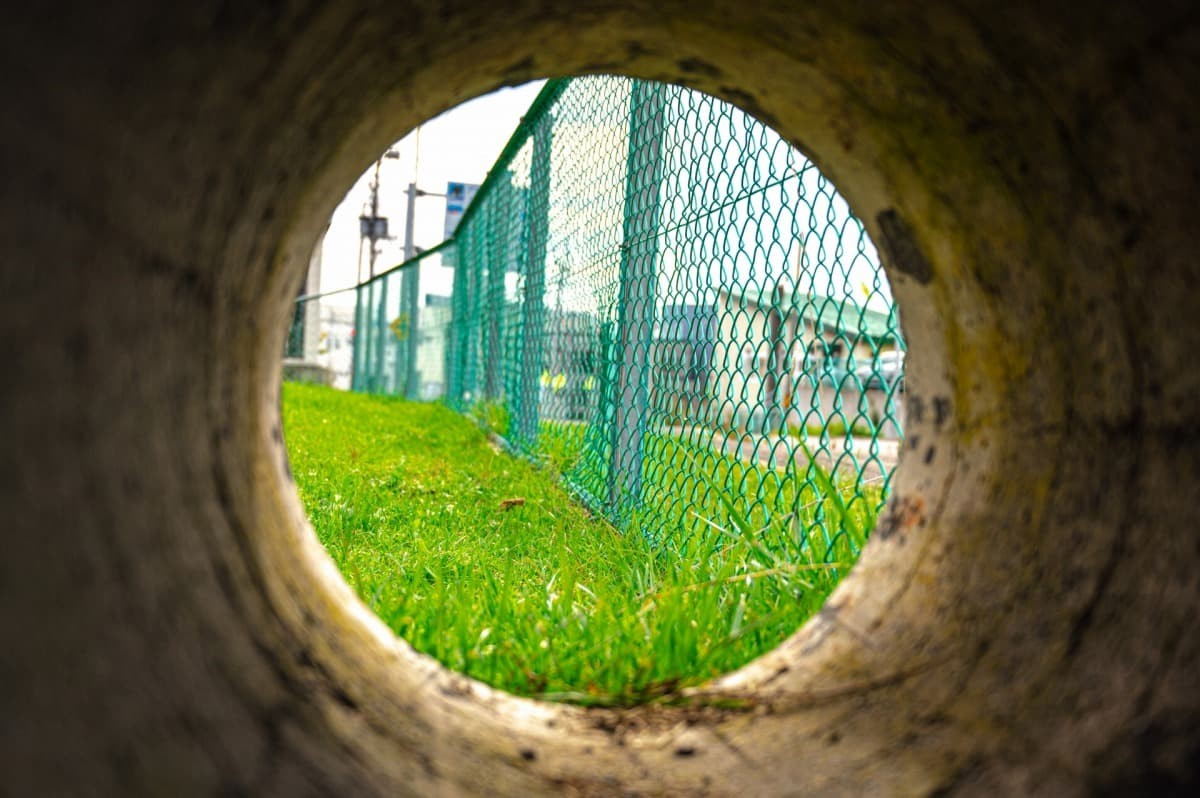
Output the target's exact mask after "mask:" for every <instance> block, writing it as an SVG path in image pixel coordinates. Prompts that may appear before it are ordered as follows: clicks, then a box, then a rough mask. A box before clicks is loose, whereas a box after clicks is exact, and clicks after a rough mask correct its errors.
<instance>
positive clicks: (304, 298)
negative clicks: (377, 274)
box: [296, 285, 358, 304]
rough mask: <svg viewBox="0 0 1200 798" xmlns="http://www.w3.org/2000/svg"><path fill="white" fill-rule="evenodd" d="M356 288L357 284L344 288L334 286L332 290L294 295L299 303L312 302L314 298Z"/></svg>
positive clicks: (335, 294) (344, 292) (345, 292)
mask: <svg viewBox="0 0 1200 798" xmlns="http://www.w3.org/2000/svg"><path fill="white" fill-rule="evenodd" d="M357 290H358V286H357V285H348V286H346V287H344V288H335V289H333V290H332V291H322V292H320V293H319V294H304V295H303V296H298V297H296V303H297V304H299V303H301V302H312V301H313V300H316V299H324V298H325V297H328V296H337V295H338V294H348V293H349V292H351V291H357Z"/></svg>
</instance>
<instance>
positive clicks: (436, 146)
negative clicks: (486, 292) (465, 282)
mask: <svg viewBox="0 0 1200 798" xmlns="http://www.w3.org/2000/svg"><path fill="white" fill-rule="evenodd" d="M543 83H544V81H535V82H533V83H526V84H524V85H522V86H517V87H515V88H511V89H501V90H499V91H497V92H493V93H492V94H488V95H485V96H483V97H479V98H477V99H474V100H470V101H468V102H465V103H463V104H462V105H460V106H458V107H456V108H452V109H450V110H449V111H447V112H446V113H444V114H442V115H441V116H439V117H436V118H435V119H432V120H430V121H428V122H426V123H425V124H424V125H422V126H421V128H420V132H419V139H420V152H419V159H418V158H417V155H418V148H417V139H418V133H417V132H413V133H410V134H409V135H408V136H406V137H404V138H403V139H401V140H400V141H399V142H397V143H396V144H395V145H394V149H396V150H397V151H398V152H399V153H400V158H399V159H398V160H392V159H384V161H383V166H382V167H381V168H380V170H379V176H380V178H379V183H380V191H379V215H380V216H386V217H388V232H389V234H390V235H392V236H394V238H393V239H392V240H390V241H381V242H379V250H378V251H379V253H380V254H379V256H378V257H377V258H376V261H375V270H376V272H380V271H383V270H385V269H389V268H391V267H392V266H395V265H396V264H398V263H400V262H401V261H402V260H404V217H405V213H406V204H407V201H406V197H405V193H404V192H405V188H406V187H407V186H408V184H409V183H410V182H412V181H413V180H414V174H415V179H416V181H417V187H418V188H421V189H424V190H425V191H433V192H437V193H439V194H444V193H445V191H446V183H448V182H457V183H482V182H483V179H484V178H485V177H486V176H487V172H488V169H489V168H490V167H491V166H492V164H493V163H495V161H496V158H498V157H499V155H500V151H501V150H502V149H504V145H505V144H506V143H508V139H509V136H511V135H512V133H513V131H514V130H516V128H517V125H518V123H519V122H520V121H521V117H522V116H523V115H524V113H525V112H526V111H527V110H528V109H529V105H530V103H532V102H533V99H534V98H535V97H536V96H537V94H538V92H539V91H541V89H542V85H543ZM374 168H375V165H374V164H371V166H370V167H369V168H368V169H367V171H366V172H364V173H363V174H362V176H361V177H359V179H358V180H357V181H355V183H354V185H353V186H352V187H351V188H350V190H349V191H348V192H346V197H345V199H344V200H342V204H341V205H339V206H338V207H337V209H336V210H335V211H334V212H333V217H332V219H331V221H330V225H329V231H328V232H327V233H326V234H325V244H324V248H323V250H322V253H321V257H322V264H321V288H320V290H321V291H333V290H337V289H339V288H345V287H348V286H352V285H354V284H355V282H357V275H358V253H359V241H360V239H359V229H358V217H359V215H360V214H361V213H363V212H364V210H365V209H366V208H368V207H369V203H370V195H371V193H370V189H369V184H370V181H371V174H372V172H373V171H374ZM445 216H446V201H445V200H444V199H443V198H441V197H424V198H421V197H418V198H417V201H416V213H415V217H414V218H415V224H414V233H413V239H414V240H415V242H416V245H417V246H418V247H419V248H422V249H429V248H431V247H434V246H436V245H438V244H440V243H441V242H442V233H443V231H444V223H445ZM362 260H363V275H364V279H365V277H366V269H367V265H366V264H367V253H366V251H365V250H364V251H363V254H362ZM437 271H439V272H440V271H443V270H441V269H438V270H437ZM444 271H445V274H444V275H439V276H440V277H442V279H441V280H436V279H435V280H432V281H428V282H426V281H425V280H423V281H422V286H421V293H422V294H426V293H442V294H448V293H449V292H450V275H451V272H450V270H448V269H447V270H444ZM338 300H342V301H343V303H344V304H350V305H352V304H353V303H354V294H353V293H347V294H344V295H341V296H338V297H330V299H329V300H328V301H329V302H330V304H338V303H339V302H338Z"/></svg>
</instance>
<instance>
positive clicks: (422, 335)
mask: <svg viewBox="0 0 1200 798" xmlns="http://www.w3.org/2000/svg"><path fill="white" fill-rule="evenodd" d="M449 275H452V276H449ZM447 284H449V287H450V290H449V292H448V294H447V293H443V294H438V293H436V292H430V290H429V289H428V287H429V286H435V287H436V286H438V285H443V286H445V285H447ZM358 290H359V303H358V317H357V319H356V330H357V335H356V339H355V361H354V383H353V384H354V388H355V390H361V391H370V392H377V393H388V394H399V395H405V396H408V397H410V398H414V399H430V398H435V397H440V398H442V399H443V400H444V401H445V402H446V403H447V404H448V405H450V406H451V407H453V408H455V409H457V410H459V411H462V412H464V413H469V414H472V415H473V416H475V417H476V418H477V419H479V420H480V421H481V422H482V423H484V424H486V425H487V426H488V427H489V428H490V429H491V430H492V431H494V432H495V433H496V434H497V435H499V436H501V437H502V438H503V439H504V440H505V441H506V442H507V444H508V445H509V447H510V448H511V449H512V450H513V451H514V452H516V453H518V454H520V455H522V456H524V457H527V458H530V459H533V460H536V461H538V462H542V463H546V464H548V465H549V466H551V467H553V468H554V469H556V470H557V471H558V472H559V473H560V474H561V476H562V479H563V481H564V483H565V484H566V485H567V486H568V488H569V489H570V490H571V491H572V492H573V493H574V494H575V495H577V497H578V498H580V499H581V500H582V501H583V502H584V503H586V504H587V505H588V506H589V507H590V508H592V509H593V510H595V511H597V512H599V513H602V514H603V515H604V516H606V517H607V518H608V519H610V520H611V521H612V522H613V523H614V524H615V525H617V526H618V527H619V528H621V529H623V530H636V531H638V532H640V533H642V534H644V535H646V536H648V537H650V538H651V539H653V540H655V541H662V540H667V539H671V540H672V541H673V543H674V544H675V545H677V546H678V545H683V546H686V545H687V541H688V540H690V539H691V538H692V536H693V535H695V533H696V532H697V530H699V529H700V528H701V527H709V528H712V527H719V528H721V529H723V530H725V531H727V532H729V533H730V534H731V535H734V536H737V535H753V536H756V537H759V538H761V539H763V540H768V539H770V540H773V541H774V542H775V543H776V544H780V545H786V546H787V547H789V548H790V550H792V551H794V552H796V553H797V554H798V555H800V556H802V557H807V558H809V559H811V560H813V561H817V560H820V561H824V562H827V563H841V562H849V561H851V560H852V559H853V557H854V556H855V555H856V554H857V552H858V549H859V548H860V547H861V546H862V545H863V543H864V539H865V535H866V533H867V532H868V531H869V529H870V526H871V525H872V524H871V522H872V521H873V519H874V517H875V515H876V514H877V512H878V511H879V509H880V507H881V506H882V503H883V501H884V497H885V496H886V494H887V491H888V487H889V481H890V478H891V474H892V471H893V468H894V465H895V462H896V457H897V449H898V442H899V440H900V438H901V435H902V429H903V402H902V397H903V392H904V379H903V365H904V352H905V345H904V340H903V337H902V336H901V333H900V326H899V321H898V317H897V312H896V307H895V304H894V302H893V300H892V296H891V292H890V288H889V287H888V284H887V281H886V279H885V277H884V275H883V273H882V271H881V269H880V266H879V257H878V255H877V252H876V249H875V247H874V245H873V244H872V243H871V241H870V240H869V238H868V237H867V235H866V233H865V231H864V230H863V226H862V224H861V223H860V222H859V220H858V219H856V218H855V217H854V215H853V214H852V213H851V212H850V209H849V207H848V205H847V204H846V202H845V201H844V200H843V199H842V198H841V197H840V196H839V195H838V193H837V192H836V191H835V190H834V188H833V186H832V184H831V183H830V182H829V181H828V180H827V179H826V178H825V177H824V176H823V175H822V174H821V173H820V171H819V170H818V169H817V168H816V166H815V165H814V164H813V163H812V162H811V161H809V160H808V159H807V158H805V157H804V155H803V154H801V153H800V152H799V151H798V150H796V149H795V148H793V147H791V146H790V145H789V144H788V143H787V142H786V141H784V140H783V139H782V138H781V137H780V136H779V135H778V134H776V133H775V132H773V131H772V130H771V129H770V128H768V127H766V126H765V125H763V124H761V123H759V122H757V121H756V120H754V119H753V118H751V117H750V116H749V115H747V114H746V113H744V112H742V111H740V110H738V109H736V108H734V107H733V106H731V105H729V104H728V103H725V102H722V101H720V100H717V99H715V98H713V97H711V96H708V95H705V94H702V93H699V92H695V91H691V90H688V89H684V88H680V87H675V86H668V85H664V84H658V83H653V82H647V81H640V80H631V79H626V78H619V77H607V76H605V77H585V78H577V79H571V80H558V81H550V82H549V83H548V84H547V85H546V87H545V89H544V90H543V91H542V93H541V94H540V95H539V97H538V99H537V100H536V101H535V102H534V104H533V106H532V107H531V109H530V111H529V112H528V113H527V114H526V116H525V118H524V119H523V120H522V123H521V125H520V126H519V128H518V129H517V131H516V132H515V133H514V135H513V137H512V139H511V140H510V142H509V144H508V146H507V147H506V148H505V150H504V152H503V153H502V155H501V157H500V159H499V160H498V162H497V163H496V164H495V166H494V167H493V169H492V170H491V172H490V173H489V175H488V178H487V180H486V181H485V183H484V184H483V186H481V188H480V190H479V192H478V193H477V195H476V197H475V199H474V201H473V202H472V204H471V205H470V207H469V208H468V209H467V211H466V213H465V214H464V216H463V218H462V220H461V222H460V224H459V226H458V229H457V231H456V233H455V235H454V237H453V238H452V239H450V240H449V241H447V242H446V243H445V244H443V245H442V246H440V247H438V248H437V249H436V250H431V251H430V252H427V253H424V254H423V255H422V256H420V257H419V258H416V259H414V260H413V261H410V262H408V263H406V264H402V265H401V266H400V267H397V268H396V269H394V270H393V271H391V272H389V273H386V274H384V275H381V276H380V277H378V278H376V279H374V280H372V281H370V282H368V283H365V284H364V285H362V286H361V287H360V288H359V289H358ZM442 290H443V291H445V289H444V288H443V289H442ZM706 539H707V538H706Z"/></svg>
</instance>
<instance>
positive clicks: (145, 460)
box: [0, 0, 1200, 796]
mask: <svg viewBox="0 0 1200 798" xmlns="http://www.w3.org/2000/svg"><path fill="white" fill-rule="evenodd" d="M1198 53H1200V19H1198V15H1197V12H1196V6H1195V4H1194V3H1189V2H1171V1H1170V0H1167V1H1165V2H1160V3H1154V4H1146V3H1134V2H1126V1H1124V0H1118V1H1116V2H1109V3H1104V4H1082V3H1046V2H1028V1H1027V0H1015V1H1014V2H1010V3H1004V4H997V3H993V2H984V1H983V0H963V1H961V2H955V3H950V2H944V1H943V0H930V1H929V2H922V3H915V2H896V1H894V0H892V1H889V0H883V2H878V3H858V4H855V3H845V2H831V1H828V0H806V1H805V2H788V1H786V0H785V1H784V2H779V0H739V2H736V3H734V2H728V0H700V2H696V0H687V1H686V2H685V0H654V2H650V0H578V1H577V2H573V3H569V4H568V3H559V2H550V0H492V2H488V3H473V2H460V1H458V0H429V1H428V2H420V3H418V2H408V1H407V0H394V1H393V2H389V3H370V2H367V1H366V0H344V1H343V2H338V3H318V2H313V1H312V0H277V2H273V3H269V4H260V3H230V2H224V1H223V0H196V2H193V3H188V4H182V5H178V6H176V5H171V4H166V5H164V4H162V3H159V2H149V0H129V2H124V3H120V4H94V3H79V2H71V1H70V0H68V2H65V3H58V4H32V3H30V4H25V5H24V6H22V7H20V8H9V9H7V10H6V12H5V20H4V24H3V25H0V63H3V69H0V97H3V98H4V110H3V113H2V114H0V142H2V143H3V146H2V147H0V175H3V179H0V207H3V213H2V214H0V247H2V248H3V259H2V260H0V302H2V303H3V311H2V312H0V340H2V341H4V342H6V344H8V345H9V348H8V349H7V350H6V354H5V359H6V362H5V380H4V382H3V383H2V384H0V409H2V412H0V509H2V511H3V512H2V514H0V518H2V519H3V524H2V527H0V528H2V529H3V535H4V546H5V551H4V556H3V558H0V632H2V634H3V640H4V644H3V646H0V780H2V784H0V792H5V793H10V794H13V795H56V794H96V795H101V794H119V795H181V796H182V795H211V794H215V793H224V794H257V795H289V796H295V795H328V794H338V795H374V794H378V795H470V794H488V795H496V794H501V795H538V794H566V795H609V794H614V795H615V794H622V795H635V794H636V795H701V794H707V795H731V794H737V795H742V796H746V795H789V794H819V795H839V794H846V795H861V794H870V795H933V794H937V795H951V794H952V795H993V794H1005V793H1007V794H1022V795H1055V796H1060V795H1089V794H1090V795H1121V794H1129V793H1133V792H1139V791H1141V792H1154V793H1158V794H1170V793H1172V792H1174V793H1176V794H1183V793H1187V794H1191V793H1193V792H1194V791H1195V788H1196V786H1197V784H1196V782H1197V781H1198V773H1197V768H1198V767H1200V766H1198V764H1197V763H1198V762H1200V723H1198V720H1200V690H1198V689H1197V674H1198V673H1200V624H1197V622H1196V618H1197V603H1198V601H1197V596H1198V590H1197V587H1198V584H1197V583H1198V580H1200V567H1198V566H1200V562H1198V560H1200V545H1198V543H1197V541H1198V540H1200V538H1198V537H1197V534H1196V528H1195V517H1196V506H1197V501H1198V500H1200V438H1198V437H1197V432H1196V431H1197V429H1200V402H1197V395H1198V391H1200V369H1197V368H1196V367H1195V363H1194V353H1195V352H1197V351H1200V315H1198V314H1197V313H1196V307H1197V288H1196V286H1197V285H1198V283H1200V259H1198V258H1197V252H1198V251H1200V226H1198V225H1197V224H1196V221H1195V208H1196V206H1197V200H1198V199H1200V148H1197V147H1196V146H1195V144H1196V136H1197V130H1200V102H1198V101H1197V96H1196V92H1197V89H1196V87H1197V86H1200V57H1198ZM587 72H620V73H625V74H630V75H635V76H640V77H646V78H654V79H660V80H668V81H675V82H679V83H685V84H687V85H690V86H694V87H696V88H698V89H702V90H704V91H708V92H711V93H713V94H715V95H717V96H720V97H722V98H723V99H726V100H729V101H731V102H734V103H736V104H738V105H739V106H741V107H742V108H743V109H745V110H747V111H749V112H750V113H752V114H754V115H755V116H757V117H758V118H760V119H762V120H764V121H766V122H767V123H769V124H771V125H772V126H774V127H775V128H776V129H777V130H778V131H780V132H781V133H782V134H783V135H784V136H785V137H787V138H788V139H789V140H791V141H792V142H794V143H795V144H797V145H798V146H800V147H801V148H802V149H804V150H805V152H807V153H808V154H810V155H811V156H812V157H813V158H814V159H815V160H816V162H817V163H818V164H819V165H820V167H821V169H822V170H823V171H824V172H825V173H826V174H827V175H829V176H831V177H832V178H833V180H834V181H835V182H836V183H837V185H838V187H839V189H840V191H841V192H842V194H843V195H844V196H845V197H846V198H847V199H848V201H849V202H850V203H851V204H852V206H853V207H854V209H855V211H856V213H857V215H858V216H859V217H860V218H862V219H864V220H865V221H866V224H867V227H868V230H869V232H870V234H871V236H872V238H873V239H874V240H875V241H876V242H878V243H879V244H880V247H881V251H882V253H883V255H884V258H885V264H886V267H887V269H888V275H889V279H890V281H891V284H892V286H893V290H894V293H895V296H896V297H897V299H898V301H899V302H900V304H901V308H902V314H903V320H904V324H905V337H906V340H907V341H908V343H909V345H910V354H909V358H908V362H907V369H908V386H907V387H908V392H907V396H906V403H907V406H906V433H907V438H906V440H905V448H904V452H903V454H902V457H901V465H900V469H899V471H898V472H897V476H896V481H895V493H894V497H893V499H892V502H891V505H890V507H889V508H888V509H887V511H886V512H885V514H884V517H883V520H882V521H881V524H880V526H879V528H878V529H877V530H876V532H875V534H874V536H873V538H872V541H871V543H870V545H869V546H868V547H867V550H866V552H865V553H864V556H863V559H862V561H861V562H860V563H859V565H858V566H857V567H856V568H855V570H854V572H853V573H852V574H851V575H850V577H849V578H848V579H847V580H846V581H845V582H844V583H843V584H842V586H841V587H840V588H839V590H838V591H837V592H836V593H835V594H834V596H833V597H832V598H831V600H830V602H829V605H828V606H827V608H826V610H825V611H824V612H822V614H821V615H820V616H819V617H818V618H816V619H814V620H813V621H812V622H811V623H809V624H807V625H806V626H805V627H804V628H802V629H801V630H799V631H798V632H797V634H796V635H795V636H794V637H792V638H791V639H790V640H789V641H787V642H786V643H785V644H784V645H782V646H781V647H780V648H779V649H777V650H776V651H774V652H772V653H770V654H768V655H766V656H764V657H763V658H761V659H760V660H758V661H757V662H755V663H752V664H751V665H749V666H747V667H746V668H744V669H742V670H740V671H738V672H736V673H733V674H730V675H728V676H726V677H724V678H722V679H720V680H718V681H716V682H715V683H713V684H711V685H709V686H707V687H706V688H704V689H702V690H699V691H697V693H696V695H694V696H693V700H692V702H691V703H690V704H688V705H686V706H678V707H644V708H641V709H637V710H629V711H624V712H605V711H599V712H598V711H584V710H581V709H576V708H570V707H556V706H549V705H545V704H539V703H536V702H530V701H524V700H517V699H514V698H511V697H509V696H505V695H501V694H497V693H495V692H494V691H491V690H489V689H487V688H485V687H482V686H480V685H478V684H475V683H472V682H470V681H468V680H466V679H464V678H461V677H459V676H456V675H454V674H451V673H448V672H445V671H444V670H443V669H441V668H440V667H439V666H437V665H436V664H435V663H432V662H430V661H429V660H427V659H425V658H423V657H420V656H418V655H416V654H414V653H413V652H412V651H411V650H410V649H409V648H408V647H407V646H406V645H405V644H404V643H403V642H402V641H398V640H396V639H394V638H393V637H392V636H391V634H390V633H389V632H388V631H387V629H386V628H385V627H384V626H383V625H382V623H381V622H379V621H378V620H377V619H375V618H373V617H372V616H371V615H370V614H369V613H368V612H367V611H366V610H365V609H364V608H363V606H362V605H361V604H359V603H358V602H357V601H356V600H355V598H354V597H353V596H352V595H351V594H350V591H349V590H348V589H347V587H346V585H345V584H344V582H342V580H341V579H340V577H339V576H338V575H337V574H336V572H335V570H334V568H333V566H332V564H331V563H330V561H329V559H328V558H327V557H326V555H325V554H324V552H323V551H322V550H321V548H320V546H319V545H318V544H317V543H316V541H315V539H314V537H313V535H312V533H311V530H310V529H309V528H308V525H307V522H306V520H305V518H304V515H303V512H302V510H301V507H300V505H299V502H298V500H297V497H296V493H295V490H294V488H293V486H292V485H291V483H290V478H289V474H288V468H287V463H286V457H285V453H284V448H283V439H282V432H281V430H280V426H279V414H278V409H277V402H278V388H279V363H278V354H279V352H280V351H281V347H282V344H283V334H284V328H285V325H286V322H287V319H288V312H289V309H290V301H291V299H292V298H293V297H294V296H295V295H296V292H297V290H298V289H299V286H300V283H301V281H302V280H303V276H304V268H305V265H306V263H307V256H308V253H309V252H311V249H312V246H313V244H314V242H315V240H316V238H317V236H318V235H319V234H320V231H321V230H322V229H323V226H324V224H325V222H326V221H327V219H328V217H329V213H330V211H331V210H332V208H333V207H334V205H335V204H336V203H337V202H338V200H339V199H340V198H341V196H342V194H343V192H344V191H345V189H346V187H347V186H349V185H350V183H351V181H352V180H353V179H354V177H355V176H356V175H358V174H359V173H360V172H361V171H362V170H363V169H364V168H365V167H366V166H367V164H369V163H370V162H371V160H372V159H373V158H375V157H376V156H377V154H378V153H379V152H380V151H382V150H383V148H384V147H385V146H386V145H387V144H388V143H389V142H391V141H393V140H394V139H396V138H397V137H398V136H400V135H401V134H403V133H404V132H406V131H407V130H409V129H411V128H412V127H413V126H414V125H416V124H417V123H419V122H421V121H422V120H424V119H426V118H429V117H430V116H432V115H434V114H436V113H438V112H440V111H442V110H444V109H446V108H448V107H450V106H452V105H454V104H455V103H457V102H460V101H462V100H465V99H467V98H469V97H472V96H475V95H478V94H480V93H483V92H486V91H488V90H491V89H494V88H496V87H498V86H500V85H504V84H510V83H517V82H521V81H525V80H527V79H530V78H534V77H540V76H547V75H563V74H579V73H587ZM731 697H732V698H737V699H739V700H738V701H737V702H733V703H736V704H737V705H738V706H739V707H740V708H739V709H737V710H733V709H728V708H725V709H722V708H721V707H728V706H729V705H730V703H731V702H730V701H729V699H730V698H731Z"/></svg>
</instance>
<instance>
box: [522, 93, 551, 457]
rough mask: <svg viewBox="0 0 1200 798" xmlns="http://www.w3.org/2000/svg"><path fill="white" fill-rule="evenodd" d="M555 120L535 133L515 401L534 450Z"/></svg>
mask: <svg viewBox="0 0 1200 798" xmlns="http://www.w3.org/2000/svg"><path fill="white" fill-rule="evenodd" d="M553 135H554V117H553V116H551V115H550V114H546V115H545V116H544V117H542V118H541V119H540V120H538V122H537V125H536V126H535V127H534V130H533V158H532V162H531V165H530V175H529V180H530V185H529V216H528V220H529V221H528V224H529V231H528V248H527V255H526V258H525V291H524V297H523V300H522V303H521V330H520V337H519V339H518V340H517V349H518V352H517V363H518V368H519V369H520V372H519V377H518V385H517V393H516V395H515V396H514V397H513V419H512V421H513V433H514V435H513V438H514V442H515V443H516V444H517V445H518V446H520V447H522V448H524V449H526V450H532V449H533V448H534V447H535V446H536V445H537V435H538V421H539V412H538V411H539V400H540V397H539V389H540V377H541V372H542V350H543V349H544V346H545V329H544V327H545V320H546V309H545V304H544V298H545V294H546V238H547V235H548V233H549V226H550V225H549V222H550V148H551V143H552V137H553Z"/></svg>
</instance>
